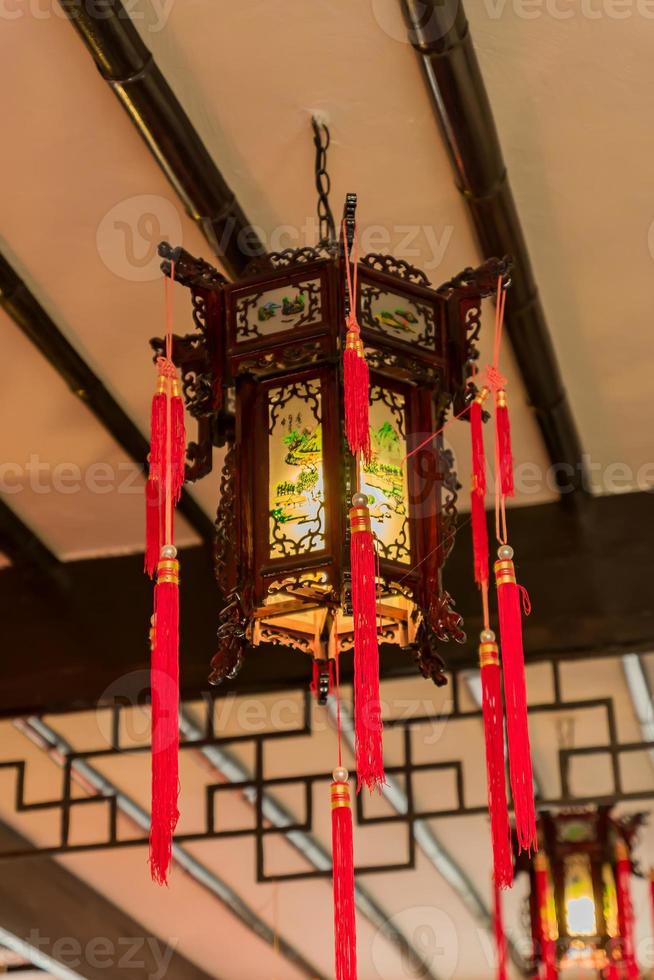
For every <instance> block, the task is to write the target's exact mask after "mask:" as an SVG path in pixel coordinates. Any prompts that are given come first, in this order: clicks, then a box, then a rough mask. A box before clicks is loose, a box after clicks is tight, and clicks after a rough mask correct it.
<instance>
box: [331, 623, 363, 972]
mask: <svg viewBox="0 0 654 980" xmlns="http://www.w3.org/2000/svg"><path fill="white" fill-rule="evenodd" d="M334 631H335V635H336V657H335V681H336V684H335V686H336V690H335V694H336V732H337V739H338V766H337V768H336V769H334V773H333V782H332V784H331V807H332V867H333V870H332V880H333V898H334V969H335V978H336V980H356V976H357V935H356V906H355V901H354V841H353V831H352V807H351V804H350V787H349V773H348V771H347V769H344V768H343V748H342V732H341V677H340V666H339V657H340V650H339V647H338V627H337V623H336V622H335V623H334Z"/></svg>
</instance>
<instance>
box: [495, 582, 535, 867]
mask: <svg viewBox="0 0 654 980" xmlns="http://www.w3.org/2000/svg"><path fill="white" fill-rule="evenodd" d="M498 564H499V563H496V564H495V571H496V574H497V567H498ZM497 606H498V613H499V620H500V637H501V645H502V669H503V676H504V701H505V704H506V730H507V738H508V742H509V771H510V774H511V792H512V795H513V808H514V811H515V823H516V833H517V836H518V844H519V846H520V850H521V851H530V852H531V851H532V850H533V851H537V850H538V838H537V834H536V808H535V805H534V780H533V775H532V770H531V748H530V744H529V722H528V717H527V689H526V685H525V663H524V650H523V645H522V614H521V610H520V588H519V587H518V585H517V584H516V583H515V582H505V583H504V584H498V586H497Z"/></svg>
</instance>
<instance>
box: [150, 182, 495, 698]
mask: <svg viewBox="0 0 654 980" xmlns="http://www.w3.org/2000/svg"><path fill="white" fill-rule="evenodd" d="M354 207H355V197H354V195H349V196H348V201H347V204H346V208H345V223H344V228H345V233H344V235H342V236H341V240H340V242H338V243H331V244H327V245H323V246H319V247H317V248H314V249H309V248H303V249H298V250H297V251H295V252H291V251H289V252H285V253H280V254H279V255H277V256H275V255H273V256H271V257H270V258H269V264H268V265H267V266H265V267H264V268H263V270H262V269H261V268H259V270H258V271H257V272H256V274H253V276H252V277H251V278H248V279H244V280H241V281H239V282H237V283H228V282H226V281H225V280H223V279H222V277H221V276H220V275H219V274H218V273H216V272H215V270H213V269H211V267H210V266H208V265H207V264H206V263H204V262H202V261H201V260H195V259H193V258H192V257H191V256H189V255H188V254H187V253H185V252H184V251H183V250H181V249H176V250H172V249H170V247H168V246H162V249H161V251H162V254H163V255H164V256H167V257H168V259H170V257H171V256H174V258H175V259H176V264H175V275H176V278H177V279H178V281H180V282H182V283H184V284H185V285H187V286H189V287H190V289H191V292H192V294H193V302H194V308H195V310H196V312H197V322H198V326H199V327H200V332H199V333H198V334H192V335H189V336H188V337H181V338H180V337H178V338H176V355H177V363H178V364H179V366H180V370H181V372H182V379H183V380H184V379H185V378H191V380H192V384H191V385H190V386H189V385H187V386H186V390H187V392H189V389H190V394H191V397H190V399H189V400H188V405H187V407H188V409H189V411H190V413H191V415H193V416H195V418H196V419H197V420H198V423H199V438H198V440H197V442H195V443H192V444H191V453H192V455H191V456H190V460H191V465H190V467H189V469H190V474H189V475H190V477H191V478H195V477H197V476H200V475H204V473H205V472H207V471H208V468H209V466H210V449H211V444H212V442H213V443H217V444H224V443H225V442H227V444H228V446H229V449H228V452H227V456H226V460H225V466H224V469H223V475H222V491H221V501H220V505H219V509H218V519H217V532H218V535H217V545H216V573H217V578H218V583H219V586H220V588H221V590H222V593H223V597H224V600H225V601H224V604H223V608H222V610H221V612H220V621H219V628H218V640H219V645H218V652H217V653H216V655H215V657H214V658H213V661H212V664H211V672H210V679H211V681H212V683H220V682H221V681H223V680H225V679H227V678H231V677H234V676H235V675H236V673H237V672H238V670H239V668H240V666H241V663H242V661H243V658H244V657H245V656H246V654H247V650H248V648H250V647H252V646H257V645H258V644H284V645H287V646H290V647H293V648H295V649H297V650H298V651H300V652H302V653H305V654H307V655H308V656H309V657H311V658H312V660H313V662H314V670H315V676H314V687H315V690H316V692H317V694H318V696H319V698H320V699H321V700H323V701H324V700H325V698H326V695H327V692H328V690H329V684H330V680H329V678H330V676H332V677H333V668H332V670H331V672H330V666H329V665H330V661H331V662H332V663H333V660H334V656H335V650H336V647H337V646H338V648H339V649H340V650H341V651H348V650H351V649H352V648H353V647H354V646H355V620H354V618H353V600H356V596H355V595H354V594H353V593H354V592H355V588H353V582H352V573H353V569H352V563H351V554H353V553H354V552H353V551H352V548H351V539H352V537H354V536H356V535H358V534H359V533H360V530H361V529H362V528H363V529H364V531H366V532H367V533H369V534H370V535H371V538H373V539H374V550H375V557H374V562H375V569H376V574H375V580H374V589H375V595H376V612H377V626H376V630H375V631H374V632H375V638H376V640H377V641H378V642H379V643H390V644H397V645H399V646H401V647H402V648H404V649H406V650H407V655H408V656H411V657H413V658H414V659H415V661H416V662H417V665H418V668H419V670H420V671H421V673H422V674H423V676H425V677H428V678H431V679H432V680H433V681H435V683H436V684H439V685H440V684H444V683H445V682H446V678H445V676H444V673H443V669H444V664H443V661H442V660H441V658H440V656H439V654H438V652H437V645H438V641H439V640H444V639H449V638H454V639H455V640H457V641H459V642H461V641H463V640H464V639H465V635H464V633H463V631H462V628H461V618H460V617H459V616H458V614H457V613H456V611H455V610H454V608H453V603H452V600H451V599H450V596H449V595H448V593H447V592H446V591H445V589H444V588H443V582H442V569H443V565H444V562H445V559H446V557H447V555H448V553H449V551H450V549H451V547H452V545H453V537H454V527H455V514H454V509H453V500H452V488H453V485H454V483H455V477H453V476H452V474H451V473H450V471H449V461H448V456H447V454H445V453H443V451H442V442H441V439H440V437H436V438H435V439H433V440H431V442H430V444H429V445H428V446H425V447H424V448H423V449H421V450H420V451H419V452H417V453H415V454H414V455H412V456H411V458H410V459H409V460H408V463H407V464H404V463H403V460H404V458H405V457H406V456H407V454H408V453H409V452H410V451H411V449H412V447H415V444H416V442H417V441H418V439H419V437H423V436H424V434H425V433H430V432H435V431H436V430H437V429H438V428H439V427H440V424H441V423H442V420H443V418H444V415H445V413H446V412H447V411H448V409H453V410H454V412H460V411H461V410H462V409H464V408H465V407H466V405H467V404H468V402H469V400H470V397H471V396H470V386H469V371H470V364H471V360H472V358H474V356H475V351H474V338H475V336H476V333H477V332H478V329H479V316H480V304H481V299H482V298H483V297H484V296H488V295H490V294H491V293H492V292H493V290H494V288H495V286H496V283H497V277H498V276H500V277H501V278H502V277H507V278H508V268H509V266H508V263H507V261H506V260H503V261H498V260H491V261H489V262H487V263H485V264H484V265H483V266H482V267H481V268H480V269H477V270H466V272H465V273H463V274H461V275H460V276H459V277H457V278H456V279H454V280H452V281H450V282H448V283H446V284H444V285H443V286H441V287H439V288H438V289H432V288H431V287H430V286H429V285H428V283H427V280H426V278H425V277H424V275H423V274H422V273H420V272H419V271H418V270H414V269H412V268H411V267H409V266H407V265H406V264H405V263H403V262H401V261H398V260H395V259H392V258H391V257H389V256H379V255H370V256H365V257H364V258H362V259H361V260H360V261H359V262H358V263H356V266H355V271H356V279H357V284H356V295H355V296H354V297H353V307H354V309H353V310H352V314H351V315H350V311H349V309H348V304H349V295H348V285H347V283H348V269H351V268H352V264H351V263H350V262H348V260H347V258H346V256H347V255H348V253H349V254H350V258H351V252H352V248H353V245H354ZM348 239H349V241H348ZM164 267H165V268H166V269H169V264H168V263H167V262H166V263H164ZM353 317H354V318H355V319H356V323H357V328H358V333H357V338H356V339H357V342H358V345H359V349H360V350H361V351H362V353H363V355H364V357H365V364H366V369H367V372H368V377H369V409H368V411H369V436H370V454H369V456H366V454H365V453H358V454H357V455H353V454H352V453H351V452H350V449H349V446H348V444H347V441H346V434H345V399H346V395H345V394H344V382H343V360H342V357H343V355H342V352H343V350H344V349H345V347H346V337H347V335H348V331H351V327H352V323H353ZM355 495H358V496H356V497H355ZM353 497H355V504H354V507H353ZM364 501H365V503H364ZM357 504H359V505H361V506H359V508H358V510H357V506H356V505H357ZM353 515H355V516H356V520H354V517H353ZM368 528H369V531H368ZM364 536H365V535H364ZM362 537H363V536H362ZM369 540H370V539H369ZM371 714H373V715H374V710H373V711H372V712H371Z"/></svg>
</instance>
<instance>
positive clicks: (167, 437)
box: [146, 263, 186, 884]
mask: <svg viewBox="0 0 654 980" xmlns="http://www.w3.org/2000/svg"><path fill="white" fill-rule="evenodd" d="M173 276H174V265H173V264H172V263H171V280H170V281H169V280H168V279H167V278H166V279H165V280H164V283H165V307H166V347H165V357H163V358H159V359H158V362H157V367H158V371H159V387H160V388H161V389H162V391H161V394H162V395H163V397H164V398H165V404H164V406H163V409H164V410H163V412H161V410H160V409H158V411H159V412H160V415H159V416H158V421H159V422H163V431H160V432H158V438H157V445H156V446H155V447H154V453H153V454H151V459H150V466H151V477H153V478H154V479H156V481H157V490H158V499H159V500H160V499H161V497H162V496H163V513H162V514H159V516H158V521H157V523H158V528H159V540H158V544H159V546H160V549H159V553H158V555H157V564H156V573H157V581H156V585H155V590H154V615H153V628H152V633H151V636H152V656H151V690H152V717H151V724H152V806H151V824H150V869H151V874H152V878H153V879H154V880H155V881H157V882H158V883H159V884H167V882H168V872H169V868H170V863H171V858H172V843H173V834H174V831H175V827H176V825H177V821H178V819H179V810H178V808H177V800H178V794H179V774H178V765H179V764H178V751H179V719H178V708H179V561H178V560H177V549H176V548H175V545H174V509H175V503H176V501H177V499H178V498H179V494H180V493H181V486H182V483H183V479H184V459H185V454H186V448H185V436H184V407H183V404H182V399H181V396H180V393H179V386H178V382H177V372H176V369H175V366H174V364H173V361H172V345H173V328H172V320H173V316H172V278H173ZM162 382H163V383H162ZM157 394H159V390H158V393H157ZM152 456H154V467H155V469H154V476H153V473H152V465H153V458H152ZM149 546H150V542H148V547H149ZM146 557H147V556H146Z"/></svg>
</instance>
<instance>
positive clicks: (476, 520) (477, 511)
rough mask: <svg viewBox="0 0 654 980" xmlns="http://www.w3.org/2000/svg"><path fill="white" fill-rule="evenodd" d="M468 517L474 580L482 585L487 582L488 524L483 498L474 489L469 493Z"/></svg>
mask: <svg viewBox="0 0 654 980" xmlns="http://www.w3.org/2000/svg"><path fill="white" fill-rule="evenodd" d="M470 518H471V522H472V554H473V561H474V575H475V582H476V583H477V585H482V584H483V583H484V582H488V524H487V521H486V507H485V506H484V498H483V497H482V495H481V494H480V493H477V491H476V490H473V491H472V493H471V494H470Z"/></svg>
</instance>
